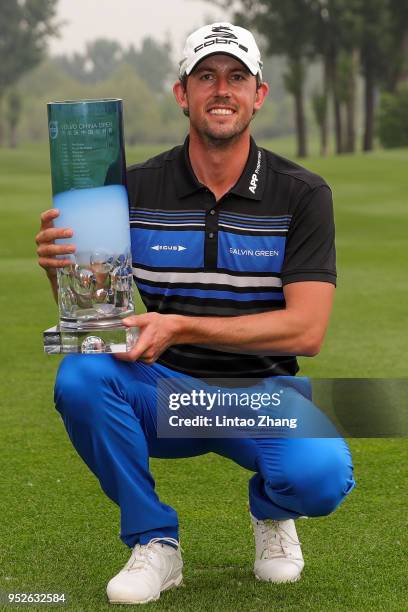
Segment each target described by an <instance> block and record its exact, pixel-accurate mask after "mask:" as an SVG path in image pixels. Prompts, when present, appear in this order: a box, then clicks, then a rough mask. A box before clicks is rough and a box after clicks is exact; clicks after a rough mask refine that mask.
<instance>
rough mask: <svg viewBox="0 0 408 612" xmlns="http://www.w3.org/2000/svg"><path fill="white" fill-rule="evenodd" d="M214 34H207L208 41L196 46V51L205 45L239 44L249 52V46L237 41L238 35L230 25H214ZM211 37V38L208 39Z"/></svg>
mask: <svg viewBox="0 0 408 612" xmlns="http://www.w3.org/2000/svg"><path fill="white" fill-rule="evenodd" d="M212 32H213V34H208V35H207V36H205V37H204V38H205V40H206V42H204V43H201V44H200V45H197V47H195V48H194V53H197V52H198V51H200V50H201V49H204V47H210V46H211V45H222V44H225V45H231V44H234V45H237V46H238V47H239V48H240V49H242V50H243V51H246V52H247V53H248V47H245V46H244V45H241V43H239V42H237V39H238V37H237V36H235V34H234V33H233V32H232V30H231V28H230V27H228V26H213V27H212ZM208 39H210V40H208Z"/></svg>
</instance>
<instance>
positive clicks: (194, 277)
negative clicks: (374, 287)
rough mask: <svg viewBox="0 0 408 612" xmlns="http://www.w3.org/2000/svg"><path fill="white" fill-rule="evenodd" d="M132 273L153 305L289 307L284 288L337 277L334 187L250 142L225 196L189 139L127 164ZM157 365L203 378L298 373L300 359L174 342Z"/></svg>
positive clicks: (238, 309)
mask: <svg viewBox="0 0 408 612" xmlns="http://www.w3.org/2000/svg"><path fill="white" fill-rule="evenodd" d="M128 191H129V202H130V226H131V242H132V259H133V273H134V278H135V282H136V284H137V287H138V289H139V292H140V295H141V297H142V300H143V302H144V304H145V306H146V309H147V311H149V312H150V311H153V312H159V313H162V314H170V313H172V314H178V315H188V316H193V317H194V316H204V317H211V316H223V317H233V316H237V315H246V314H254V313H260V312H265V311H271V310H279V309H282V308H285V296H284V292H283V287H284V286H285V285H286V284H288V283H293V282H299V281H307V280H313V281H323V282H330V283H333V284H335V282H336V267H335V248H334V222H333V208H332V198H331V192H330V189H329V187H328V185H327V184H326V182H325V181H324V180H323V179H322V178H321V177H319V176H317V175H316V174H313V173H311V172H310V171H308V170H306V169H305V168H302V167H301V166H299V165H297V164H295V163H294V162H291V161H288V160H286V159H284V158H282V157H279V156H278V155H275V154H274V153H272V152H270V151H267V150H265V149H262V148H260V147H258V146H257V145H256V143H255V142H254V140H252V139H251V144H250V152H249V156H248V160H247V163H246V166H245V168H244V170H243V173H242V175H241V177H240V178H239V180H238V182H237V183H236V184H235V185H234V187H232V188H231V189H230V190H229V192H228V193H226V194H225V195H224V196H223V197H222V198H221V199H220V200H218V201H216V199H215V196H214V194H213V193H212V192H211V191H210V190H209V189H208V188H207V187H206V186H205V185H203V184H202V183H200V182H199V181H198V179H197V178H196V176H195V174H194V171H193V169H192V166H191V163H190V160H189V155H188V138H187V139H186V141H185V143H184V145H182V146H178V147H175V148H173V149H172V150H170V151H167V152H165V153H162V154H160V155H158V156H156V157H154V158H152V159H150V160H148V161H147V162H145V163H142V164H137V165H134V166H131V167H130V168H129V169H128ZM158 362H159V363H161V364H163V365H165V366H167V367H170V368H172V369H174V370H177V371H179V372H185V373H187V374H190V375H191V376H195V377H198V378H200V377H201V378H206V377H211V376H219V377H226V378H235V377H243V376H245V377H266V376H276V375H294V374H296V372H297V371H298V365H297V360H296V357H295V356H274V355H261V356H259V355H246V354H238V353H228V352H223V351H217V350H212V349H210V348H203V347H200V346H195V345H175V346H172V347H170V348H168V349H167V350H166V351H165V352H164V353H163V354H162V355H161V356H160V358H159V360H158Z"/></svg>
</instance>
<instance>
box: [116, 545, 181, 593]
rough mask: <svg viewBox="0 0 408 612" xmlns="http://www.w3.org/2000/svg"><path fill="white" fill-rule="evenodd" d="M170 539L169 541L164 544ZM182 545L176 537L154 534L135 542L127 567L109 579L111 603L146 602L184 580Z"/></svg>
mask: <svg viewBox="0 0 408 612" xmlns="http://www.w3.org/2000/svg"><path fill="white" fill-rule="evenodd" d="M165 542H167V543H168V544H165ZM182 568H183V561H182V559H181V552H180V545H179V543H178V541H177V540H175V539H174V538H153V539H152V540H150V542H149V543H148V544H136V546H135V547H134V549H133V552H132V554H131V557H130V559H129V561H128V562H127V563H126V565H125V567H124V568H123V569H122V570H121V571H120V572H119V574H117V575H116V576H114V578H112V580H110V581H109V583H108V586H107V588H106V593H107V595H108V599H109V601H110V603H116V604H143V603H147V602H148V601H154V600H156V599H159V597H160V593H161V592H162V591H166V590H167V589H170V588H172V587H176V586H179V585H180V584H181V583H182V581H183V575H182Z"/></svg>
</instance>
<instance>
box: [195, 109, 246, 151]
mask: <svg viewBox="0 0 408 612" xmlns="http://www.w3.org/2000/svg"><path fill="white" fill-rule="evenodd" d="M253 116H254V114H253V115H252V116H251V117H250V118H249V119H248V120H244V119H242V120H240V121H239V122H238V123H237V124H235V125H233V126H232V127H231V128H230V129H229V130H225V132H223V131H222V130H217V129H216V128H215V129H214V128H212V127H211V126H210V125H209V122H208V121H206V120H204V121H203V122H195V121H194V120H192V119H191V115H190V122H191V125H192V127H193V128H194V129H195V131H196V132H197V134H198V135H199V136H200V137H201V138H202V139H203V141H204V142H205V143H206V145H207V146H208V147H211V148H215V149H224V148H227V147H229V146H230V145H231V144H234V143H235V142H237V141H238V140H239V138H240V137H241V136H242V134H243V133H244V132H246V130H247V129H248V127H249V125H250V123H251V121H252V118H253Z"/></svg>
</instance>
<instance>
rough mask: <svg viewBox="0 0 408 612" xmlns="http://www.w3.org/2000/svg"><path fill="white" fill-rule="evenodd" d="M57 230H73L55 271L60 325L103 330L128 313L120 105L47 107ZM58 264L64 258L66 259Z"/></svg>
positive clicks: (99, 102) (115, 102)
mask: <svg viewBox="0 0 408 612" xmlns="http://www.w3.org/2000/svg"><path fill="white" fill-rule="evenodd" d="M48 125H49V140H50V158H51V176H52V192H53V204H54V207H55V208H58V209H59V211H60V215H59V217H58V218H57V219H56V220H55V222H54V224H55V226H56V227H64V228H71V229H72V231H73V237H72V238H69V239H64V240H58V241H57V243H64V242H65V243H73V244H75V246H76V251H75V253H74V254H73V255H70V256H69V258H70V259H71V261H72V264H71V265H70V266H67V267H64V268H62V269H60V270H59V271H58V302H59V312H60V325H61V327H64V328H71V329H72V328H75V329H82V328H86V329H89V328H90V327H93V326H95V328H103V327H106V326H110V325H112V324H115V321H116V322H118V321H119V320H120V319H121V318H123V317H124V316H127V315H129V314H131V313H132V312H133V297H132V295H133V293H132V267H131V254H130V230H129V208H128V196H127V191H126V162H125V150H124V142H123V111H122V101H121V100H118V99H104V100H81V101H65V102H50V103H49V104H48ZM64 258H66V257H65V256H64Z"/></svg>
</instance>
